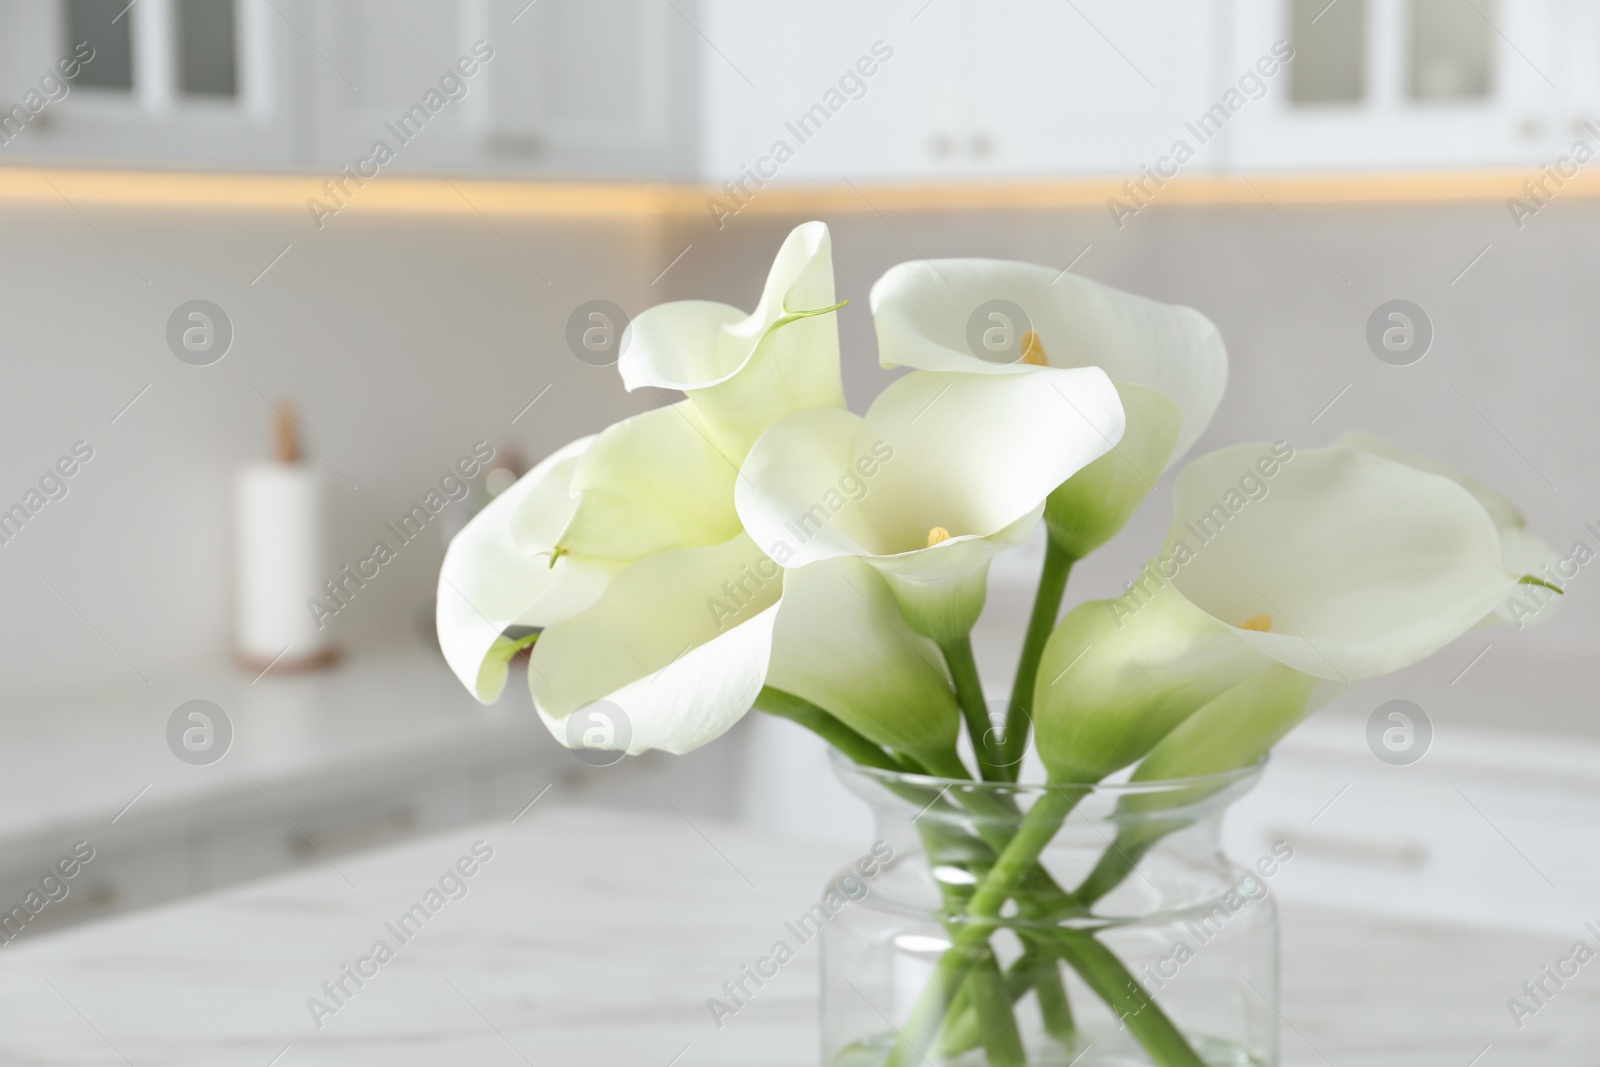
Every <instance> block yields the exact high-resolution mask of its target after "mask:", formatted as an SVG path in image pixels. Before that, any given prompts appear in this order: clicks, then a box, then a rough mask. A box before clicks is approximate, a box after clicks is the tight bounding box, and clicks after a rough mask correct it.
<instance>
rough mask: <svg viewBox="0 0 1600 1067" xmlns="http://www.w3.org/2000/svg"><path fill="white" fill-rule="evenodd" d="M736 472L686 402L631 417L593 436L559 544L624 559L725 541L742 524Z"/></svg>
mask: <svg viewBox="0 0 1600 1067" xmlns="http://www.w3.org/2000/svg"><path fill="white" fill-rule="evenodd" d="M737 473H738V471H737V468H736V467H735V466H734V464H733V462H732V461H731V460H730V459H729V458H728V457H727V456H725V455H723V454H722V453H721V452H719V451H718V450H717V448H716V447H715V446H714V445H713V444H712V443H711V441H710V439H709V438H708V437H707V436H706V431H705V429H704V428H703V427H702V426H700V425H699V424H698V421H697V416H696V413H695V411H694V409H693V407H692V406H691V405H690V404H689V403H688V402H687V401H683V402H680V403H677V404H673V405H671V406H669V407H664V408H657V409H656V410H654V411H647V412H645V413H644V414H642V415H635V416H634V417H632V418H629V419H624V420H622V421H621V422H619V423H616V424H614V425H613V426H610V427H609V428H607V429H606V430H605V431H604V432H602V433H601V434H599V435H598V436H597V437H596V438H594V443H593V444H592V445H591V446H590V448H589V450H588V451H587V452H586V453H585V454H584V456H583V458H582V460H581V461H580V462H579V463H578V466H577V470H576V471H575V472H574V473H573V476H572V493H573V494H574V495H575V496H578V497H580V499H579V500H578V501H577V503H576V506H575V507H572V508H569V509H568V513H569V514H570V518H569V520H568V522H567V524H566V528H565V529H564V530H562V532H561V535H560V538H559V540H558V541H557V544H559V546H560V547H561V550H562V551H563V552H571V553H573V554H576V555H579V556H584V557H588V558H593V559H613V560H622V561H631V560H635V559H639V558H641V557H643V556H646V555H648V554H649V553H651V552H657V551H660V550H662V549H666V548H686V547H691V546H695V545H714V544H721V543H722V542H724V541H727V540H728V539H729V538H731V537H733V536H734V535H735V534H737V533H738V532H739V530H740V525H739V516H738V515H737V514H736V513H735V512H734V510H733V481H734V478H735V477H736V476H737Z"/></svg>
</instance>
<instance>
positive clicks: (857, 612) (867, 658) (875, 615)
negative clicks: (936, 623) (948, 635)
mask: <svg viewBox="0 0 1600 1067" xmlns="http://www.w3.org/2000/svg"><path fill="white" fill-rule="evenodd" d="M767 684H768V685H770V686H772V687H774V688H776V689H781V690H783V691H784V692H787V693H792V694H794V695H795V696H798V697H801V698H803V699H805V700H808V701H810V702H811V703H813V704H815V705H817V706H818V707H820V708H822V709H823V710H825V711H827V712H829V713H831V714H832V715H834V716H835V717H837V718H838V719H839V720H840V721H842V722H843V723H844V724H845V725H846V726H849V727H850V728H852V729H854V730H855V731H856V732H858V733H860V734H862V735H864V736H865V737H867V738H868V739H869V740H871V741H873V742H875V743H876V744H879V745H884V746H886V747H888V748H889V749H891V750H892V751H895V752H908V753H911V754H912V755H914V756H918V757H919V758H923V759H924V761H925V762H926V761H927V760H929V759H934V760H940V761H947V760H948V758H949V754H951V753H953V752H954V751H955V744H956V735H957V734H958V733H959V732H960V726H961V711H960V708H958V707H957V705H956V699H955V694H954V692H953V691H952V690H951V688H950V679H949V676H948V674H947V673H946V670H945V667H944V663H943V660H941V659H940V655H939V648H938V646H937V645H935V644H934V643H933V642H932V641H930V640H929V639H928V638H926V637H923V636H922V635H921V634H917V633H914V632H912V630H911V629H910V627H909V626H907V625H906V622H905V620H904V619H903V618H901V616H900V609H899V607H898V606H897V605H896V604H895V598H894V595H893V594H892V593H891V592H890V590H889V587H888V585H887V584H886V583H885V581H884V579H883V577H882V576H880V575H879V574H878V573H877V572H876V571H874V570H873V569H872V567H871V566H870V565H868V564H867V563H865V562H864V561H862V560H859V559H851V558H848V557H845V558H840V559H831V560H824V561H822V562H820V563H813V564H811V565H810V566H806V567H800V568H797V569H792V570H788V571H785V572H784V579H783V607H782V610H781V611H780V612H779V614H778V623H777V630H776V632H775V634H774V636H773V644H772V665H771V668H770V670H769V671H768V674H767Z"/></svg>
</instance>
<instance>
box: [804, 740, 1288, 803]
mask: <svg viewBox="0 0 1600 1067" xmlns="http://www.w3.org/2000/svg"><path fill="white" fill-rule="evenodd" d="M828 758H829V759H830V760H831V761H832V763H833V767H834V771H835V773H837V774H839V775H841V776H846V775H857V776H860V777H862V778H867V779H870V780H873V781H877V782H883V783H903V784H907V785H917V786H921V787H923V788H928V787H933V788H938V789H961V790H964V791H969V792H976V791H984V792H992V793H1006V794H1012V795H1015V794H1035V793H1045V792H1050V791H1072V792H1083V793H1096V794H1099V795H1102V796H1105V795H1112V796H1140V795H1151V794H1160V793H1172V792H1178V791H1180V790H1190V789H1194V788H1196V787H1211V788H1214V789H1222V788H1225V787H1226V786H1229V785H1232V784H1234V783H1235V782H1241V781H1244V780H1246V779H1250V778H1254V777H1257V776H1259V775H1260V774H1261V772H1262V770H1263V769H1265V767H1266V765H1267V762H1268V760H1270V759H1271V756H1270V754H1268V755H1263V756H1260V757H1258V758H1257V759H1256V760H1255V761H1254V762H1253V763H1248V764H1246V765H1245V766H1243V767H1237V768H1234V769H1233V770H1228V771H1217V772H1214V773H1212V774H1197V775H1191V776H1189V777H1186V778H1153V779H1150V780H1148V781H1133V780H1131V779H1112V780H1109V781H1108V780H1104V779H1102V780H1101V781H1098V782H1039V781H1033V782H986V781H982V780H980V779H975V778H943V777H940V776H939V775H935V774H914V773H912V772H910V771H891V770H885V769H883V768H879V767H868V766H866V765H864V764H860V763H856V762H855V761H854V760H852V759H850V757H848V756H846V755H845V754H844V753H842V752H840V751H839V750H838V749H836V748H830V749H829V750H828Z"/></svg>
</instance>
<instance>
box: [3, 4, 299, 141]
mask: <svg viewBox="0 0 1600 1067" xmlns="http://www.w3.org/2000/svg"><path fill="white" fill-rule="evenodd" d="M277 18H278V16H277V15H275V14H274V13H273V9H272V5H271V3H270V2H269V0H136V2H134V3H129V2H128V0H5V2H3V3H0V93H3V94H4V95H3V96H0V108H3V109H4V110H5V111H6V121H5V122H4V135H3V136H0V141H3V145H0V153H3V154H4V155H9V156H11V157H13V158H16V157H32V158H35V159H37V158H46V159H55V160H62V161H71V162H87V163H102V162H119V163H120V162H155V163H163V164H165V163H178V164H200V165H205V166H224V167H234V166H236V167H251V166H261V165H270V164H275V163H281V162H284V161H286V160H287V159H288V158H289V154H290V130H291V123H290V109H289V107H288V104H287V96H288V73H289V71H288V68H287V67H286V65H285V56H286V53H285V45H286V44H287V38H286V36H285V28H284V27H283V26H282V25H281V24H279V23H278V22H277V21H276V19H277Z"/></svg>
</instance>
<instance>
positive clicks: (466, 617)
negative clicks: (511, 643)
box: [436, 437, 619, 704]
mask: <svg viewBox="0 0 1600 1067" xmlns="http://www.w3.org/2000/svg"><path fill="white" fill-rule="evenodd" d="M593 442H594V438H593V437H585V438H583V439H581V440H578V441H574V442H573V443H572V444H570V445H567V446H566V447H565V448H563V449H561V450H560V451H558V452H556V453H554V454H552V455H551V456H549V457H548V458H547V459H545V460H544V462H542V463H540V464H539V465H538V466H536V467H534V468H533V470H531V471H529V472H528V473H527V474H525V475H523V476H522V477H521V478H519V479H518V480H517V482H516V483H515V484H514V485H512V486H511V487H510V488H509V489H507V490H506V491H505V492H503V493H501V494H500V495H499V496H497V497H495V498H494V499H493V500H491V501H490V502H489V503H488V505H486V506H485V507H484V509H483V510H482V511H480V512H479V513H478V514H477V515H475V516H473V518H472V521H471V522H469V523H467V525H466V527H465V528H464V529H463V530H462V531H461V532H460V533H458V534H457V535H456V536H455V539H454V540H452V541H451V542H450V547H449V548H448V549H447V550H446V551H445V557H444V565H443V567H441V568H440V571H439V590H438V607H437V620H436V622H437V626H438V633H439V646H440V648H441V649H443V651H444V657H445V660H446V662H448V663H449V664H450V669H451V670H453V671H455V673H456V677H458V678H460V679H461V681H462V683H463V684H464V685H465V686H466V687H467V688H468V689H469V690H471V691H472V694H473V696H475V697H477V698H478V700H480V701H482V702H484V703H486V704H487V703H491V702H493V701H494V700H495V699H497V698H498V697H499V696H500V692H501V690H503V689H504V688H505V682H506V664H507V660H508V659H509V656H510V650H508V649H505V648H504V647H501V646H502V645H503V642H502V641H501V634H502V633H503V632H504V631H505V629H506V628H507V627H508V626H544V625H548V624H549V623H551V622H553V621H555V620H557V619H561V618H565V617H566V616H568V615H572V614H576V613H577V612H580V611H582V610H584V609H585V608H587V607H588V606H589V605H590V604H592V603H594V601H595V600H596V599H597V598H598V597H599V596H600V594H601V593H602V591H603V590H604V589H605V587H606V584H607V583H608V582H609V581H610V580H611V577H612V576H613V575H614V574H615V573H616V571H617V570H618V569H619V568H618V567H616V566H612V565H607V564H604V563H597V562H594V561H590V560H584V559H573V558H570V557H566V556H563V557H561V558H559V559H556V558H555V557H554V556H553V550H554V548H555V540H556V536H557V535H558V534H559V533H560V531H561V528H562V526H563V525H565V523H566V519H567V518H568V516H570V515H571V513H572V509H573V507H574V504H575V502H574V501H573V499H572V497H571V494H570V492H569V486H570V485H571V482H572V477H573V473H574V472H575V471H576V469H577V467H578V464H579V462H580V460H581V458H582V457H583V455H584V454H585V452H586V451H587V450H588V448H589V447H590V446H591V445H592V443H593ZM552 561H553V563H554V565H552ZM502 653H503V654H502Z"/></svg>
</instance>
